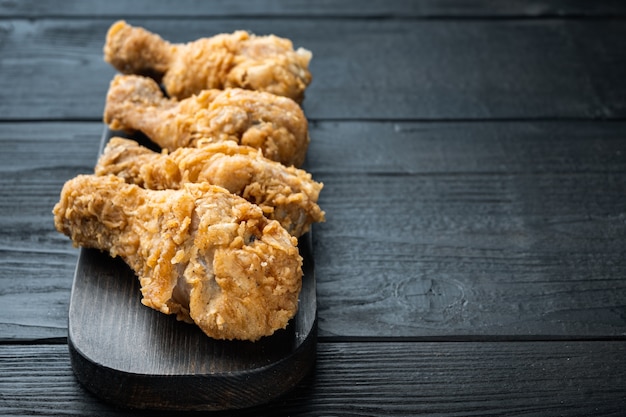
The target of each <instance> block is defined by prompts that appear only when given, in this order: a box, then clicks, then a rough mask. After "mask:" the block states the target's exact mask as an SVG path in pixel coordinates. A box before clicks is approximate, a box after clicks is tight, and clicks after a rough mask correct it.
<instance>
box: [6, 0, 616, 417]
mask: <svg viewBox="0 0 626 417" xmlns="http://www.w3.org/2000/svg"><path fill="white" fill-rule="evenodd" d="M117 19H125V20H127V21H128V22H129V23H131V24H134V25H139V26H144V27H146V28H148V29H150V30H152V31H154V32H157V33H159V34H161V35H162V36H163V37H164V38H166V39H168V40H171V41H174V42H185V41H189V40H193V39H196V38H199V37H203V36H210V35H212V34H215V33H219V32H232V31H234V30H237V29H247V30H250V31H252V32H255V33H257V34H268V33H275V34H277V35H279V36H284V37H288V38H290V39H292V40H293V42H294V44H295V45H296V46H302V47H305V48H307V49H310V50H311V51H312V52H313V54H314V58H313V60H312V63H311V71H312V73H313V76H314V81H313V83H312V84H311V86H310V88H309V89H308V90H307V96H306V99H305V101H304V105H303V108H304V111H305V113H306V114H307V116H308V118H309V120H310V132H311V137H312V142H311V146H310V148H309V153H308V157H307V165H306V166H307V169H308V170H309V171H310V172H311V173H312V174H313V176H314V178H315V179H317V180H319V181H322V182H324V184H325V187H324V190H323V192H322V194H321V197H320V204H321V206H322V207H323V209H324V210H325V211H326V213H327V221H326V222H325V223H323V224H319V225H316V227H315V228H314V234H313V253H314V262H315V268H316V277H317V301H318V320H319V323H318V342H317V362H316V365H315V370H314V371H313V372H312V373H311V374H310V375H309V376H307V377H306V378H305V379H304V380H303V381H302V382H301V383H299V384H298V385H297V386H296V387H295V388H294V389H293V390H292V391H290V392H289V393H287V394H286V395H284V396H283V397H280V398H278V399H276V400H273V401H272V402H270V403H269V404H266V405H262V406H259V407H255V408H252V409H244V410H239V411H237V413H233V412H231V413H227V414H225V415H416V414H425V415H439V416H453V415H454V416H459V415H516V416H522V415H523V416H527V415H528V416H529V415H538V416H546V415H555V416H556V415H559V416H560V415H577V416H578V415H580V416H584V415H610V416H620V415H625V414H626V77H625V75H626V4H625V3H623V2H620V1H605V2H586V1H573V0H572V1H566V0H562V1H561V0H559V1H553V2H547V1H539V0H537V1H527V2H521V1H511V2H506V3H505V2H493V1H487V0H483V1H474V2H465V3H460V2H458V1H452V0H451V1H448V0H444V1H436V0H423V1H400V0H397V1H394V0H384V1H371V2H360V1H348V0H345V1H338V2H309V1H292V2H282V1H272V0H263V1H257V2H244V1H241V0H238V1H218V2H210V3H209V2H196V1H190V0H189V1H184V0H181V1H177V2H175V4H174V3H172V2H165V1H159V2H148V1H147V0H146V1H135V2H132V3H130V2H123V1H119V0H109V1H107V2H96V1H91V2H85V1H79V0H73V1H47V2H39V1H19V2H12V1H5V2H0V149H1V152H0V184H1V185H0V189H1V190H2V199H0V415H7V416H13V415H15V416H17V415H20V416H22V415H51V416H63V415H82V416H117V415H130V414H135V412H130V411H128V410H123V409H119V408H116V407H114V406H112V405H109V404H106V403H103V402H101V401H99V400H98V399H97V398H96V397H94V396H92V395H91V394H90V393H89V392H87V391H86V390H85V389H84V388H83V387H82V386H81V385H80V384H79V383H78V382H77V380H76V379H75V377H74V374H73V372H72V368H71V365H70V356H69V352H68V346H67V318H68V305H69V300H70V289H71V285H72V279H73V273H74V269H75V266H76V261H77V256H78V251H77V250H76V249H74V248H73V247H72V245H71V243H70V242H69V240H68V239H67V238H65V237H64V236H62V235H60V234H59V233H57V232H56V231H55V230H54V226H53V221H52V214H51V210H52V207H53V206H54V204H55V203H56V201H57V200H58V196H59V192H60V189H61V186H62V185H63V183H64V182H65V181H66V180H68V179H70V178H72V177H73V176H75V175H77V174H80V173H89V172H91V171H92V169H93V165H94V163H95V160H96V155H97V152H98V146H99V140H100V136H101V134H102V129H103V124H102V121H101V119H102V110H103V105H104V96H105V94H106V90H107V88H108V83H109V81H110V79H111V78H112V76H113V75H114V74H115V71H114V70H113V69H112V68H111V67H109V66H108V64H106V63H105V62H104V61H103V59H102V45H103V42H104V36H105V33H106V30H107V29H108V27H109V25H110V24H111V23H112V22H113V21H115V20H117ZM136 414H138V415H143V414H146V415H162V413H159V412H149V413H148V412H145V413H141V412H136ZM163 415H164V414H163Z"/></svg>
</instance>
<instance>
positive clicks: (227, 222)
mask: <svg viewBox="0 0 626 417" xmlns="http://www.w3.org/2000/svg"><path fill="white" fill-rule="evenodd" d="M54 216H55V218H54V220H55V226H56V228H57V230H59V231H60V232H62V233H64V234H66V235H68V236H70V237H71V239H72V241H73V242H74V244H75V245H79V246H84V247H91V248H97V249H101V250H104V251H108V252H109V253H110V254H111V255H112V256H120V257H122V258H123V259H124V260H125V261H126V263H127V264H128V265H129V266H130V267H131V268H132V269H133V270H134V271H135V273H136V274H137V276H138V277H139V281H140V284H141V291H142V294H143V300H142V302H143V304H145V305H147V306H149V307H152V308H154V309H156V310H159V311H161V312H163V313H166V314H176V315H177V317H178V318H179V319H181V320H186V321H193V322H194V323H196V324H197V325H198V326H199V327H200V328H201V329H202V330H203V331H204V332H205V333H206V334H207V335H208V336H210V337H213V338H216V339H243V340H257V339H259V338H260V337H262V336H267V335H271V334H272V333H274V331H276V330H278V329H281V328H284V327H286V326H287V323H288V321H289V319H291V318H292V317H293V316H294V315H295V313H296V310H297V305H298V294H299V292H300V289H301V285H302V258H301V257H300V255H299V253H298V248H297V246H296V244H297V240H296V238H295V237H293V236H290V235H289V234H288V233H287V232H286V231H285V229H283V228H282V227H281V226H280V224H279V223H278V222H276V221H270V220H267V219H266V218H265V217H264V216H263V212H262V211H261V209H260V208H259V207H257V206H255V205H253V204H251V203H249V202H248V201H246V200H244V199H243V198H241V197H238V196H235V195H233V194H231V193H229V192H228V191H226V190H225V189H223V188H221V187H217V186H212V185H209V184H207V183H203V184H185V185H184V187H183V188H182V189H180V190H162V191H154V190H145V189H143V188H141V187H139V186H137V185H134V184H127V183H125V182H124V180H123V179H121V178H119V177H116V176H114V175H108V176H95V175H81V176H78V177H76V178H74V179H72V180H69V181H68V182H67V183H66V184H65V186H64V187H63V190H62V192H61V198H60V201H59V203H58V204H57V205H56V206H55V207H54Z"/></svg>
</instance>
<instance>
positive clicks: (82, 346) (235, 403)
mask: <svg viewBox="0 0 626 417" xmlns="http://www.w3.org/2000/svg"><path fill="white" fill-rule="evenodd" d="M116 133H119V132H110V131H108V130H107V131H106V132H105V134H104V136H103V146H104V143H106V141H108V140H109V139H110V138H111V137H112V136H113V135H114V134H116ZM135 139H137V138H135ZM140 139H141V138H140ZM142 140H143V139H142ZM299 249H300V254H301V255H302V257H303V259H304V264H303V271H304V277H303V285H302V291H301V293H300V299H299V309H298V313H297V315H296V316H295V317H294V319H292V320H291V321H290V323H289V325H288V327H287V328H286V329H285V330H280V331H278V332H276V333H275V334H274V335H272V336H270V337H265V338H262V339H261V340H259V341H257V342H244V341H217V340H213V339H210V338H209V337H207V336H206V335H205V334H204V333H202V331H201V330H200V329H198V328H197V327H196V326H194V325H190V324H186V323H183V322H178V321H176V319H175V318H174V317H173V316H168V315H165V314H162V313H159V312H157V311H155V310H152V309H150V308H148V307H145V306H144V305H142V304H141V302H140V300H141V293H140V287H139V282H138V279H137V277H136V276H135V275H134V273H133V272H132V271H131V269H130V268H129V267H128V266H127V265H126V264H125V263H124V262H123V261H122V260H120V259H119V258H116V259H113V258H111V257H110V256H109V255H108V254H106V253H102V252H100V251H98V250H93V249H81V250H80V255H79V259H78V264H77V267H76V272H75V276H74V283H73V286H72V294H71V299H70V306H69V325H68V326H69V330H68V332H69V334H68V344H69V349H70V355H71V362H72V367H73V370H74V373H75V375H76V377H77V378H78V380H79V381H80V382H81V383H82V384H83V385H84V386H85V387H86V388H87V389H88V390H89V391H91V392H93V393H94V394H96V395H97V396H98V397H100V398H101V399H103V400H105V401H108V402H111V403H114V404H116V405H118V406H123V407H129V408H142V409H167V410H223V409H231V408H244V407H249V406H253V405H257V404H261V403H264V402H267V401H269V400H271V399H273V398H275V397H278V396H280V395H281V394H283V393H285V392H287V391H288V390H289V389H290V388H292V387H293V386H294V385H295V384H297V383H298V382H299V381H300V380H301V379H302V378H303V377H304V376H305V375H306V374H307V373H308V372H309V371H310V370H311V369H312V368H313V365H314V362H315V353H316V336H317V301H316V286H315V275H314V268H313V256H312V243H311V234H310V233H307V234H306V235H304V236H303V237H301V238H300V240H299Z"/></svg>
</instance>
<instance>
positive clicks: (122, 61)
mask: <svg viewBox="0 0 626 417" xmlns="http://www.w3.org/2000/svg"><path fill="white" fill-rule="evenodd" d="M311 56H312V55H311V52H309V51H307V50H306V49H303V48H299V49H298V50H295V51H294V49H293V44H292V43H291V41H290V40H288V39H284V38H279V37H277V36H274V35H270V36H255V35H251V34H249V33H248V32H245V31H237V32H234V33H232V34H219V35H216V36H213V37H211V38H202V39H198V40H196V41H193V42H189V43H185V44H172V43H169V42H167V41H165V40H163V39H162V38H161V37H160V36H159V35H157V34H154V33H151V32H149V31H147V30H145V29H143V28H140V27H133V26H130V25H128V24H127V23H126V22H124V21H118V22H115V23H114V24H113V25H112V26H111V27H110V28H109V31H108V33H107V37H106V44H105V46H104V59H105V60H106V61H107V62H109V63H110V64H111V65H113V66H114V67H115V68H116V69H118V70H119V71H121V72H122V73H125V74H140V75H148V76H151V77H154V78H155V79H157V81H161V80H162V83H163V85H164V86H165V89H166V90H167V93H168V95H169V96H170V97H176V98H178V99H181V98H185V97H189V96H191V95H192V94H197V93H199V92H200V91H202V90H206V89H211V88H217V89H225V88H231V87H239V88H245V89H248V90H258V91H267V92H269V93H272V94H277V95H279V96H285V97H289V98H291V99H293V100H295V101H297V102H301V101H302V99H303V98H304V90H305V89H306V87H307V85H308V84H309V83H310V82H311V73H310V72H309V70H308V67H309V61H310V60H311Z"/></svg>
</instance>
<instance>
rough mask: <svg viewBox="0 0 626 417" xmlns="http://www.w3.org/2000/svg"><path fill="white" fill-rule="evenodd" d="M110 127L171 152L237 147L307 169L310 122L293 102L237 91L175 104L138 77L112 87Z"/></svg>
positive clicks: (108, 108)
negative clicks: (137, 133) (209, 145)
mask: <svg viewBox="0 0 626 417" xmlns="http://www.w3.org/2000/svg"><path fill="white" fill-rule="evenodd" d="M104 121H105V122H106V123H107V124H108V125H109V127H110V128H111V129H113V130H125V131H141V132H143V133H144V134H145V135H146V136H148V137H149V138H150V139H151V140H152V141H153V142H155V143H156V144H157V145H159V146H160V147H161V148H165V149H168V150H170V151H173V150H175V149H178V148H181V147H199V146H202V145H204V144H206V143H215V142H223V141H234V142H237V143H239V144H242V145H246V146H251V147H253V148H257V149H261V151H262V152H263V155H265V157H267V158H269V159H271V160H274V161H278V162H281V163H283V164H285V165H294V166H300V165H302V164H303V163H304V158H305V155H306V151H307V148H308V145H309V133H308V123H307V119H306V117H305V115H304V113H303V112H302V109H301V108H300V106H298V105H297V104H296V103H295V102H294V101H293V100H291V99H288V98H286V97H279V96H276V95H273V94H269V93H262V92H258V91H249V90H242V89H239V88H233V89H229V90H224V91H222V90H205V91H202V92H201V93H199V94H198V95H194V96H192V97H189V98H187V99H184V100H181V101H177V100H170V99H168V98H166V97H165V96H164V95H163V93H162V92H161V89H160V88H159V86H158V85H157V83H156V82H155V81H154V80H152V79H150V78H147V77H141V76H135V75H117V76H116V77H115V78H114V79H113V80H112V81H111V85H110V87H109V91H108V94H107V98H106V105H105V110H104Z"/></svg>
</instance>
